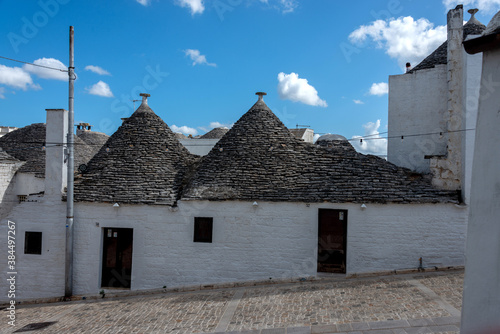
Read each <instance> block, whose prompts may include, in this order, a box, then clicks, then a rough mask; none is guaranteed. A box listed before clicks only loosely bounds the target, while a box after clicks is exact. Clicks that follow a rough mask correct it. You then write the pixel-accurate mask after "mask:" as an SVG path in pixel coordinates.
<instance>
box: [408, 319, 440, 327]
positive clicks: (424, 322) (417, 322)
mask: <svg viewBox="0 0 500 334" xmlns="http://www.w3.org/2000/svg"><path fill="white" fill-rule="evenodd" d="M408 323H409V324H410V326H412V327H425V326H433V325H435V323H434V321H432V319H430V318H422V319H408Z"/></svg>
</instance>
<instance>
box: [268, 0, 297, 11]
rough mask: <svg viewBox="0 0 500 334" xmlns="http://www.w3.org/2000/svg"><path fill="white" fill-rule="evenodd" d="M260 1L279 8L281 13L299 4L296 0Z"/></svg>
mask: <svg viewBox="0 0 500 334" xmlns="http://www.w3.org/2000/svg"><path fill="white" fill-rule="evenodd" d="M260 2H262V3H265V4H267V5H270V6H272V7H274V8H276V9H278V10H280V11H281V12H282V13H283V14H287V13H291V12H293V11H294V10H295V9H296V8H297V7H298V5H299V4H298V1H297V0H271V1H269V0H260Z"/></svg>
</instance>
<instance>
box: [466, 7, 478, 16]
mask: <svg viewBox="0 0 500 334" xmlns="http://www.w3.org/2000/svg"><path fill="white" fill-rule="evenodd" d="M477 12H479V9H477V8H473V9H469V10H468V11H467V13H469V14H470V15H472V16H474V15H475V14H476V13H477Z"/></svg>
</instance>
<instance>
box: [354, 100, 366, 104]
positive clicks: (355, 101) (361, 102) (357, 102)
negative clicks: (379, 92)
mask: <svg viewBox="0 0 500 334" xmlns="http://www.w3.org/2000/svg"><path fill="white" fill-rule="evenodd" d="M352 102H354V103H356V104H365V103H364V102H363V101H361V100H352Z"/></svg>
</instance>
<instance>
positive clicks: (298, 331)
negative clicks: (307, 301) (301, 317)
mask: <svg viewBox="0 0 500 334" xmlns="http://www.w3.org/2000/svg"><path fill="white" fill-rule="evenodd" d="M286 334H311V327H288V328H287V329H286Z"/></svg>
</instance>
